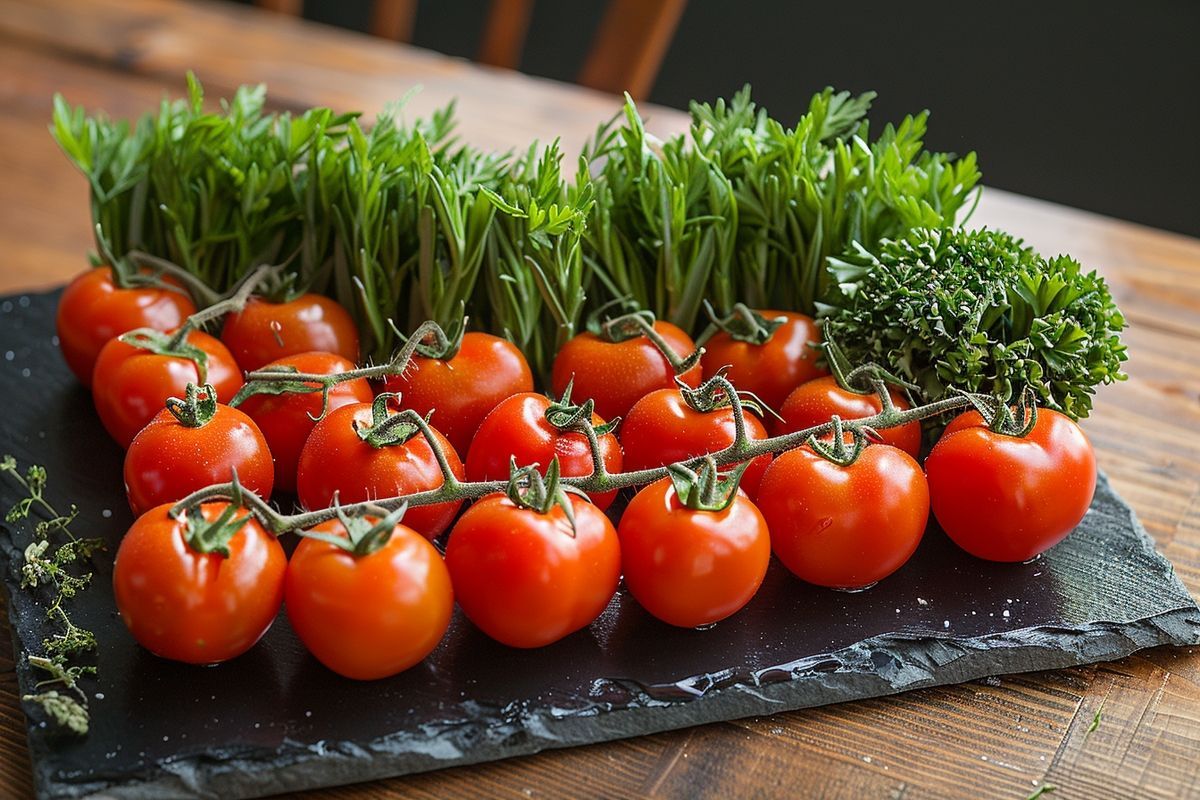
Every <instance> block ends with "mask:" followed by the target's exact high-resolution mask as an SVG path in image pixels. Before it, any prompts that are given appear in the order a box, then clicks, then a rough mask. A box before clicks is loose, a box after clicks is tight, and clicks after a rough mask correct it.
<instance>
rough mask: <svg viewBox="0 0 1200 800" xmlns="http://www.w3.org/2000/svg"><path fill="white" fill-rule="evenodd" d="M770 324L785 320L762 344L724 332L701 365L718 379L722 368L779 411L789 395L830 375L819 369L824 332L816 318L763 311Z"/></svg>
mask: <svg viewBox="0 0 1200 800" xmlns="http://www.w3.org/2000/svg"><path fill="white" fill-rule="evenodd" d="M757 313H758V314H760V315H762V316H763V317H765V318H766V319H767V320H775V319H778V318H779V317H784V318H785V320H786V321H785V322H784V323H783V324H782V325H780V326H779V327H778V328H776V329H775V330H774V331H773V332H772V333H771V337H770V338H769V339H767V341H765V342H763V343H762V344H755V343H754V342H752V341H746V340H744V339H739V338H735V337H734V336H733V335H732V334H729V333H726V332H725V331H720V332H718V333H717V334H716V335H714V336H713V337H712V338H711V339H709V340H708V341H707V342H705V343H704V356H703V357H702V358H701V361H700V363H701V364H702V365H703V367H704V374H705V375H715V374H717V370H719V369H721V367H725V366H728V367H729V370H728V372H727V373H726V374H727V375H728V376H729V380H731V381H732V382H733V385H734V386H736V387H737V388H738V389H741V390H743V391H747V392H752V393H754V394H755V395H756V396H757V397H758V398H759V399H760V400H762V401H763V402H764V403H766V404H767V405H768V406H770V407H771V408H772V409H773V410H775V411H778V410H779V407H780V406H781V405H783V401H784V399H785V398H787V396H788V394H789V393H790V392H791V391H792V390H793V389H795V388H796V387H797V386H799V385H800V384H802V383H805V382H806V381H811V380H812V379H814V378H819V377H821V376H822V375H825V374H827V373H826V371H825V370H824V369H822V368H821V367H818V366H817V358H818V357H819V355H820V352H819V351H818V350H817V349H816V348H814V347H813V346H812V345H814V344H817V343H819V342H820V341H821V331H820V330H819V329H818V328H817V324H816V323H815V322H813V320H812V317H806V316H805V315H804V314H796V313H794V312H791V311H759V312H757Z"/></svg>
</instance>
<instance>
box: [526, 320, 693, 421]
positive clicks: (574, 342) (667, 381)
mask: <svg viewBox="0 0 1200 800" xmlns="http://www.w3.org/2000/svg"><path fill="white" fill-rule="evenodd" d="M653 327H654V330H655V331H656V332H657V333H658V335H659V336H660V337H661V338H662V339H663V341H664V342H665V343H666V344H667V345H668V346H669V347H670V349H671V351H672V352H673V353H674V354H675V356H676V357H677V358H678V359H680V360H683V359H686V358H687V357H688V356H690V355H691V354H692V353H693V352H695V350H696V343H695V342H693V341H692V337H690V336H688V335H687V334H686V333H684V332H683V331H682V330H681V329H680V328H678V327H676V326H675V325H672V324H671V323H669V322H662V321H661V320H660V321H657V322H655V323H654V326H653ZM700 374H701V370H700V364H699V363H696V364H695V365H694V366H692V367H690V368H688V369H687V370H686V371H685V372H684V373H683V374H682V375H680V376H679V378H680V379H681V380H682V381H683V382H684V383H686V384H687V385H688V386H697V385H699V383H700ZM572 380H573V381H574V391H575V396H576V397H577V398H578V399H580V400H589V399H590V400H594V401H595V403H596V413H597V414H599V415H600V416H602V417H604V418H605V419H610V420H611V419H616V418H617V417H623V416H625V414H627V413H628V412H629V409H631V408H633V404H634V403H636V402H637V401H638V400H640V399H641V398H642V397H644V396H646V395H647V394H649V393H650V392H652V391H654V390H655V389H669V388H671V387H673V386H675V369H674V367H672V366H671V363H670V361H668V360H667V357H666V356H664V355H663V354H662V352H661V351H660V350H659V349H658V347H657V346H655V344H654V342H652V341H651V340H650V339H649V338H648V337H647V336H646V335H645V334H644V333H641V334H636V335H633V336H631V337H630V338H627V339H621V340H620V341H609V340H607V339H605V338H603V337H601V336H599V335H597V334H595V333H592V332H591V331H585V332H584V333H581V334H579V335H578V336H575V337H574V338H573V339H571V340H569V341H568V342H567V343H566V344H564V345H563V346H562V348H561V349H560V350H559V351H558V355H557V356H555V358H554V366H553V368H552V370H551V376H550V383H551V385H552V387H553V389H554V393H555V394H556V395H559V396H561V395H562V393H563V392H564V391H566V388H567V384H570V383H571V382H572Z"/></svg>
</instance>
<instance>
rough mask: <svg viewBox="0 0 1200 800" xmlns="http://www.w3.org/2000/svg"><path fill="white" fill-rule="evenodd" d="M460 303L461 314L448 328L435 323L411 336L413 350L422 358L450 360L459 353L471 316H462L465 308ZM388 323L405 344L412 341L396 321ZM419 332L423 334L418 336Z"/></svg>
mask: <svg viewBox="0 0 1200 800" xmlns="http://www.w3.org/2000/svg"><path fill="white" fill-rule="evenodd" d="M462 305H463V304H461V303H460V309H459V310H460V316H459V317H458V319H457V320H455V321H454V322H452V323H450V325H449V328H448V329H447V330H443V329H442V327H441V326H439V325H434V326H433V327H432V329H426V330H421V329H418V331H417V332H416V333H414V334H413V336H412V337H411V339H412V340H413V341H412V347H413V352H414V353H415V354H416V355H419V356H421V357H422V358H432V359H435V360H437V361H449V360H450V359H452V358H454V357H455V356H456V355H458V351H459V350H460V349H462V343H463V337H464V336H466V334H467V323H468V322H469V321H470V318H469V317H466V316H462V315H461V312H462V310H464V309H463V308H462ZM388 324H389V325H391V326H392V331H393V332H394V333H395V334H396V337H397V338H398V339H399V340H400V341H401V342H404V343H405V344H409V343H410V337H408V336H405V335H404V334H403V333H401V332H400V330H399V329H398V328H397V327H396V323H394V322H392V321H391V320H388ZM417 334H422V335H420V336H418V335H417Z"/></svg>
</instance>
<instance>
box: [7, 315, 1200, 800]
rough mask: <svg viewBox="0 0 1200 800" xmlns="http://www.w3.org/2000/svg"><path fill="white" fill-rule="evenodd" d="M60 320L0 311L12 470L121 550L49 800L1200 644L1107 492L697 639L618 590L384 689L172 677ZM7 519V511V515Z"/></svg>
mask: <svg viewBox="0 0 1200 800" xmlns="http://www.w3.org/2000/svg"><path fill="white" fill-rule="evenodd" d="M56 302H57V292H53V293H49V294H43V295H28V296H18V297H8V298H0V386H2V387H3V397H4V405H3V412H2V414H3V417H2V418H3V427H2V431H3V432H2V434H0V452H6V453H12V454H13V455H15V456H16V457H17V458H18V459H19V461H20V462H21V463H22V464H29V463H41V464H44V465H46V466H47V468H48V470H49V474H50V485H49V490H48V495H49V497H50V499H51V501H52V502H57V503H60V504H62V505H66V504H67V503H68V502H70V501H74V502H76V503H77V504H78V505H79V509H80V514H79V519H78V521H77V522H76V524H75V526H74V530H75V531H76V533H77V534H80V535H87V536H103V537H105V538H106V539H107V540H108V541H109V542H110V543H111V545H112V548H111V550H110V552H109V553H108V554H103V555H101V556H100V557H99V558H98V563H97V569H96V579H95V583H94V585H93V587H91V588H90V589H88V590H87V592H86V593H85V594H84V595H83V596H82V597H81V598H80V599H79V600H78V601H77V604H76V607H75V613H76V614H77V615H78V618H79V620H80V621H81V623H82V624H84V625H86V626H87V627H90V628H92V629H93V630H94V631H95V632H96V633H97V635H98V637H99V640H100V650H99V654H98V656H97V661H98V664H99V667H100V671H99V678H98V680H96V681H91V682H89V683H88V684H87V688H88V691H89V694H90V695H91V696H93V698H94V699H92V701H91V708H92V731H91V733H90V734H89V735H88V736H87V737H85V738H83V739H70V738H67V739H64V738H61V737H56V736H55V735H54V734H53V732H52V731H51V730H50V729H48V728H47V727H46V726H45V724H44V723H43V722H42V721H41V720H40V716H39V715H38V714H37V712H36V711H35V712H34V715H35V717H34V719H32V720H31V721H30V725H29V744H30V751H31V754H32V757H33V769H34V776H35V781H36V786H37V791H38V794H39V796H41V797H85V796H89V795H94V794H100V793H103V795H104V796H105V797H112V798H127V797H137V798H143V797H144V798H149V797H154V798H174V797H197V796H199V797H221V798H236V797H251V796H258V795H264V794H270V793H274V792H284V791H290V790H299V789H305V788H313V787H319V786H329V785H337V784H345V783H352V782H356V781H363V780H368V779H371V778H380V777H385V776H393V775H403V774H406V773H412V772H420V771H423V770H431V769H438V768H441V767H448V766H454V765H461V764H469V763H473V762H479V761H489V760H494V759H500V758H506V757H508V756H514V755H520V754H524V753H532V752H535V751H538V750H542V749H546V748H551V747H569V746H572V745H577V744H586V743H591V742H599V741H604V740H609V739H617V738H622V737H628V736H638V735H642V734H647V733H652V732H655V731H662V730H667V729H671V728H680V727H686V726H689V725H698V724H701V723H705V722H712V721H715V720H727V719H735V718H738V717H746V716H753V715H760V714H771V713H775V712H778V711H785V710H789V709H796V708H805V707H808V706H816V705H822V704H826V703H835V702H840V701H843V700H853V699H856V698H864V697H875V696H879V695H885V694H892V693H895V692H901V691H905V690H908V689H915V688H918V687H923V686H934V685H939V684H948V683H958V682H962V681H967V680H972V679H977V678H982V677H984V676H990V675H1000V674H1005V673H1013V672H1025V671H1030V670H1039V669H1051V668H1056V667H1066V666H1071V665H1077V664H1086V663H1091V662H1096V661H1104V660H1109V659H1116V658H1120V657H1123V656H1125V655H1128V654H1129V653H1132V652H1134V651H1135V650H1139V649H1141V648H1145V647H1153V646H1155V645H1162V644H1175V645H1191V644H1197V643H1200V609H1197V607H1196V603H1195V601H1194V600H1193V599H1192V598H1191V596H1190V595H1189V594H1188V592H1187V590H1186V589H1185V588H1184V587H1183V585H1182V584H1181V583H1180V581H1179V579H1178V578H1177V577H1176V576H1175V574H1174V572H1173V571H1172V569H1171V565H1170V564H1169V563H1168V562H1167V561H1166V559H1164V558H1163V557H1162V556H1161V555H1159V554H1158V553H1156V552H1155V550H1154V545H1153V542H1152V541H1151V539H1150V538H1149V536H1147V534H1146V533H1145V531H1144V530H1143V529H1142V526H1141V525H1140V524H1139V523H1138V521H1137V519H1136V518H1135V516H1134V514H1133V512H1132V511H1131V510H1130V508H1129V507H1128V506H1127V505H1126V504H1125V503H1124V502H1123V501H1122V500H1121V499H1120V498H1119V497H1117V496H1116V495H1115V494H1114V493H1113V491H1112V489H1111V488H1110V487H1109V484H1108V481H1107V480H1106V479H1105V478H1103V476H1102V477H1101V480H1100V484H1099V486H1098V488H1097V493H1096V499H1095V502H1094V503H1093V504H1092V508H1091V510H1090V511H1089V512H1088V515H1087V516H1086V517H1085V518H1084V521H1083V523H1082V524H1081V525H1080V527H1079V529H1078V530H1076V531H1075V532H1074V534H1072V535H1071V536H1070V537H1069V538H1068V539H1067V540H1066V541H1065V542H1064V543H1063V544H1061V545H1060V546H1058V547H1057V548H1055V549H1054V550H1052V551H1051V552H1049V553H1047V554H1046V555H1044V556H1043V557H1042V558H1040V559H1038V560H1036V561H1034V562H1031V563H1028V564H1017V565H997V564H989V563H986V562H983V561H978V560H975V559H973V558H971V557H970V556H967V555H966V554H964V553H962V552H961V551H959V550H958V549H957V548H955V547H954V546H953V545H952V544H951V543H950V542H949V540H948V539H947V538H946V537H945V535H944V534H942V533H941V532H940V531H939V530H937V529H936V527H931V528H930V530H929V532H928V534H927V535H926V537H925V540H924V542H923V543H922V545H921V547H920V550H919V551H918V552H917V553H916V555H915V556H914V557H913V559H912V560H911V561H910V562H909V563H908V564H907V565H906V566H905V567H904V568H903V569H902V570H901V571H900V572H898V573H897V574H896V575H894V576H892V577H891V578H889V579H887V580H886V581H883V582H882V583H881V584H879V585H878V586H876V587H875V588H873V589H871V590H869V591H866V592H861V593H857V594H849V593H841V592H833V591H828V590H823V589H818V588H815V587H811V586H807V585H805V584H803V583H801V582H799V581H797V580H795V579H793V578H792V577H791V576H790V575H788V574H787V572H786V571H785V570H783V569H782V568H781V567H779V566H778V564H773V565H772V568H771V571H770V573H769V574H768V576H767V580H766V582H765V583H764V585H763V588H762V590H761V591H760V592H759V594H758V596H757V597H756V598H755V599H754V601H753V602H752V603H751V604H750V605H749V606H748V607H747V608H746V609H744V610H743V611H742V612H741V613H739V614H738V615H736V616H735V617H733V618H732V619H730V620H726V621H725V622H722V623H720V624H718V625H717V626H715V627H714V628H712V629H710V630H705V631H685V630H678V629H675V628H670V627H668V626H666V625H663V624H660V623H658V622H657V621H655V620H654V619H653V618H651V617H649V616H648V615H647V614H646V613H645V612H643V611H642V610H641V609H640V608H639V607H638V606H637V604H636V603H635V602H634V601H633V600H632V599H631V598H630V597H629V596H628V595H626V594H625V593H624V592H621V593H620V594H618V596H617V597H616V598H615V599H614V601H613V603H612V604H611V605H610V606H609V608H608V610H607V611H605V613H604V614H603V616H601V618H600V619H599V620H598V621H597V622H596V623H595V624H594V625H592V626H591V627H590V628H589V629H587V630H584V631H581V632H579V633H577V634H575V635H573V636H570V637H568V638H567V639H565V640H563V641H561V642H558V643H556V644H554V645H552V646H550V647H547V648H543V649H541V650H536V651H520V650H512V649H509V648H506V647H504V646H502V645H499V644H496V643H494V642H492V641H490V640H489V639H487V638H486V637H484V636H483V635H482V634H480V633H479V632H478V631H476V630H475V629H473V628H472V627H471V625H470V624H469V623H467V622H466V621H465V620H463V619H462V618H461V617H460V616H457V615H456V617H455V619H454V622H453V623H452V625H451V629H450V632H449V634H448V635H447V636H446V639H445V640H444V641H443V642H442V644H441V646H439V647H438V649H437V650H436V651H435V652H434V653H433V655H432V656H431V657H430V658H429V659H427V660H426V661H425V662H424V663H422V664H420V665H418V666H416V667H414V668H413V669H411V670H409V671H408V672H406V673H404V674H402V675H399V676H396V677H395V678H391V679H388V680H384V681H378V682H373V683H357V682H354V681H349V680H345V679H342V678H340V677H338V676H337V675H335V674H333V673H331V672H329V671H327V670H325V669H324V668H323V667H322V666H321V665H320V664H318V663H317V662H316V661H315V660H314V659H312V658H311V657H309V656H308V655H307V654H306V653H305V652H304V650H303V648H302V647H301V646H300V644H299V642H298V641H297V639H296V638H295V636H294V635H293V633H292V632H291V630H290V628H289V627H288V625H287V621H286V619H284V618H281V619H279V620H278V621H277V623H276V624H275V625H274V627H273V628H272V629H271V631H270V632H269V633H268V634H267V636H266V637H265V638H264V640H263V641H262V642H260V643H259V645H258V646H256V647H255V648H254V649H253V650H251V651H250V652H249V653H247V654H246V655H244V656H242V657H241V658H239V659H236V660H235V661H233V662H230V663H228V664H224V665H221V666H219V667H214V668H198V667H187V666H184V665H180V664H174V663H171V662H167V661H162V660H159V659H157V658H155V657H153V656H151V655H149V654H148V653H146V652H145V651H143V650H141V649H140V648H138V647H137V646H136V645H135V643H134V642H133V640H132V639H131V638H130V636H129V635H128V633H127V632H126V631H125V628H124V626H123V625H122V623H121V621H120V619H119V617H118V616H117V612H116V608H115V606H114V603H113V598H112V591H111V581H110V579H111V555H112V552H114V551H115V549H116V544H117V542H118V541H119V538H120V536H121V534H122V533H123V531H124V530H125V529H126V528H127V527H128V525H129V523H130V522H131V516H130V513H129V511H128V509H127V508H126V506H125V500H124V495H123V494H122V485H121V458H122V453H121V451H120V449H119V448H118V447H117V446H116V445H115V444H114V443H113V442H112V441H111V440H109V439H108V437H107V435H106V434H105V433H104V431H103V430H102V428H101V427H100V425H99V423H98V421H97V420H96V418H95V415H94V412H93V411H92V407H91V401H90V397H89V395H88V392H87V391H86V390H85V389H83V388H82V387H81V386H79V385H78V384H76V383H75V381H74V380H73V379H72V378H71V376H70V374H69V372H68V371H67V368H66V366H65V365H64V363H63V362H62V359H61V358H60V357H59V354H58V352H57V344H56V342H55V340H54V324H53V319H54V308H55V303H56ZM14 499H15V496H14V493H13V488H12V487H11V486H10V485H7V484H6V485H5V486H4V487H3V489H0V507H2V508H4V509H7V508H8V506H9V505H11V503H12V502H13V500H14ZM26 536H27V533H25V532H24V531H23V530H20V529H18V530H13V529H12V528H11V526H10V527H0V578H2V579H3V581H2V582H3V583H4V585H5V589H6V591H7V592H8V595H9V603H8V609H9V618H10V621H11V623H12V630H13V637H14V641H15V645H16V650H17V652H23V651H25V650H28V649H30V648H33V649H35V650H36V648H37V647H38V643H39V642H40V641H41V640H42V638H43V636H44V635H45V632H44V614H45V610H44V608H43V607H42V606H41V605H39V604H38V603H36V602H34V601H32V600H31V597H30V595H29V594H28V593H27V592H24V591H20V590H17V589H16V588H15V587H16V585H17V583H18V582H19V579H18V570H19V564H20V552H21V550H22V549H23V547H24V545H25V544H26V543H27V541H28V540H27V539H26V538H25V537H26ZM17 677H18V681H19V685H20V688H21V691H22V692H25V691H29V690H30V689H31V687H32V686H33V684H34V682H35V680H36V679H37V676H35V675H34V673H33V671H32V670H31V668H30V667H29V666H28V665H26V664H25V663H23V661H21V660H20V659H18V664H17Z"/></svg>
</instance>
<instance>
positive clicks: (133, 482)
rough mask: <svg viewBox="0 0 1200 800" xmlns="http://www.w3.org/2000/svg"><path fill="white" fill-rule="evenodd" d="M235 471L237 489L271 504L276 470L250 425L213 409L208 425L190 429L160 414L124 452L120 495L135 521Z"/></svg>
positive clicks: (223, 408) (234, 412)
mask: <svg viewBox="0 0 1200 800" xmlns="http://www.w3.org/2000/svg"><path fill="white" fill-rule="evenodd" d="M235 469H236V470H237V476H238V480H239V481H240V482H241V484H242V486H244V487H245V488H246V489H249V490H250V491H252V492H254V493H255V494H257V495H258V496H259V497H261V498H262V499H264V500H269V499H270V498H271V490H272V488H273V487H274V484H275V467H274V465H273V464H272V463H271V451H270V449H268V447H267V440H266V439H264V438H263V435H262V432H261V431H259V429H258V426H257V425H255V424H254V420H252V419H250V418H249V417H248V416H246V415H245V414H243V413H242V412H241V411H239V410H238V409H236V408H230V407H229V406H227V405H223V404H218V405H217V411H216V413H215V414H214V415H213V418H212V419H210V420H209V421H208V422H207V423H205V424H204V425H202V426H201V427H199V428H190V427H188V426H187V425H184V424H183V423H182V422H180V421H179V420H178V419H176V418H175V416H174V415H173V414H172V413H171V412H170V411H168V410H167V409H165V408H164V409H163V410H162V411H160V412H158V414H156V415H155V417H154V419H152V420H150V423H149V424H148V425H146V427H144V428H142V430H141V431H140V432H139V433H138V434H137V436H135V437H133V441H132V442H130V444H129V449H128V450H127V451H125V470H124V473H125V494H126V496H127V497H128V498H129V507H130V508H131V509H133V513H134V516H140V515H141V514H143V513H145V512H146V511H149V510H150V509H151V508H154V507H155V506H158V505H161V504H163V503H174V502H176V501H178V500H182V499H183V498H184V497H187V496H188V495H189V494H191V493H192V492H194V491H196V490H197V489H202V488H204V487H205V486H209V485H211V484H214V483H226V482H228V481H230V480H232V478H233V471H234V470H235Z"/></svg>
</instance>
